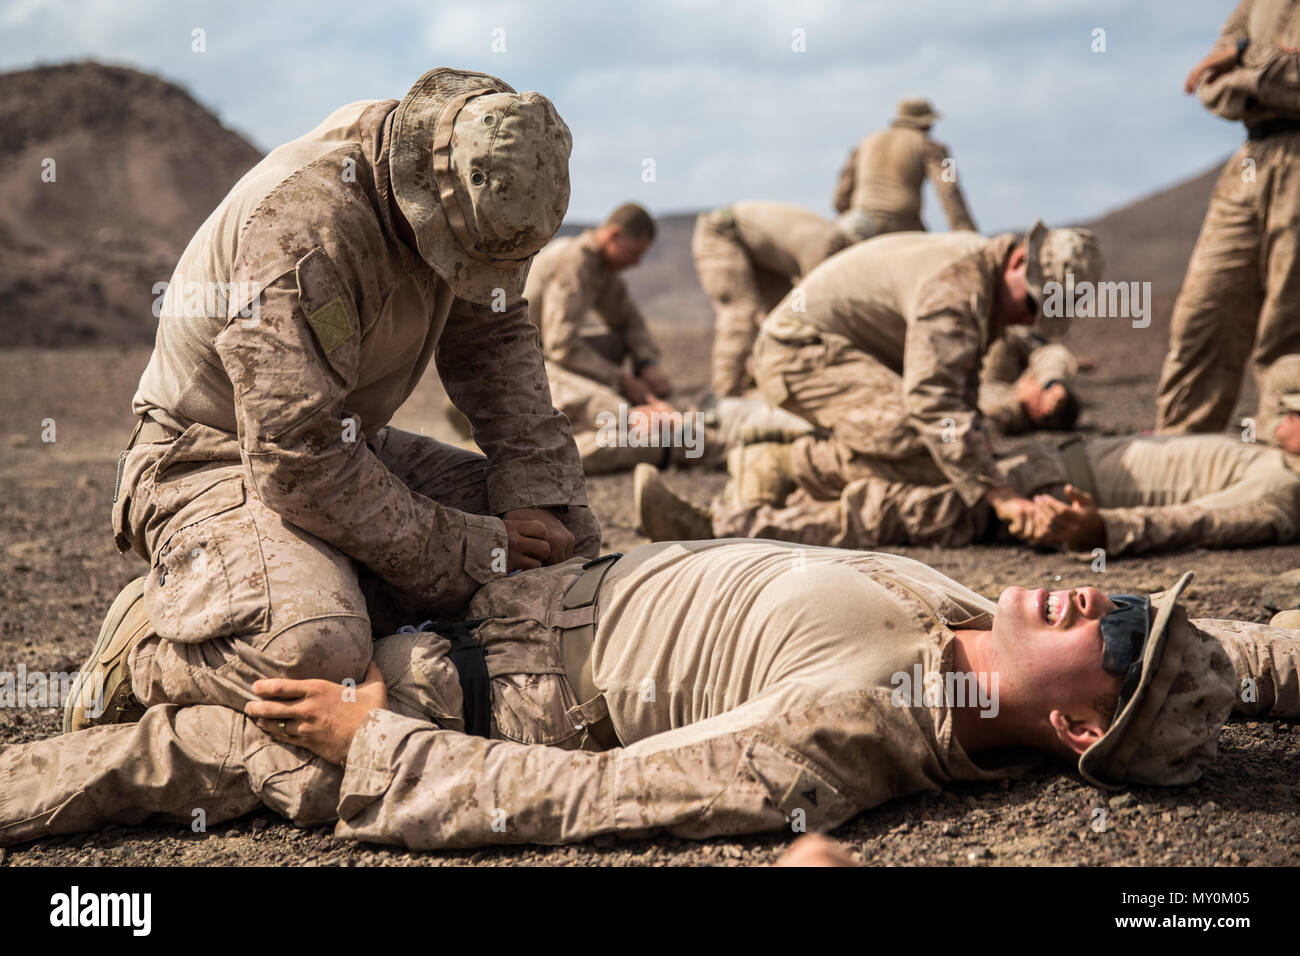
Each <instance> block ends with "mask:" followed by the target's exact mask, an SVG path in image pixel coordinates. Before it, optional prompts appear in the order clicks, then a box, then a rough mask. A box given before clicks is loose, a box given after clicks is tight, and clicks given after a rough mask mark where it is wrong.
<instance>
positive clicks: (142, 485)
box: [113, 71, 599, 815]
mask: <svg viewBox="0 0 1300 956" xmlns="http://www.w3.org/2000/svg"><path fill="white" fill-rule="evenodd" d="M446 72H447V71H434V72H433V73H431V74H426V77H425V78H423V79H422V81H421V84H424V83H426V82H436V81H438V80H437V77H436V76H435V74H437V75H439V76H440V75H442V74H443V73H446ZM457 76H461V77H464V78H465V82H466V83H468V84H469V85H470V86H471V88H473V87H475V86H477V87H489V88H490V89H492V90H497V89H502V90H504V91H508V89H509V88H508V87H504V84H500V81H496V80H492V79H491V78H488V77H481V75H478V74H457ZM419 88H421V86H420V84H417V89H419ZM525 96H526V97H536V94H526V95H525ZM518 100H519V98H518V97H515V98H514V100H513V101H511V102H514V103H515V104H516V105H515V106H514V107H506V106H504V105H501V106H500V108H501V109H503V110H506V109H515V110H518ZM470 102H471V103H473V102H474V101H473V100H471V101H470ZM478 102H479V104H480V105H479V106H477V107H466V110H467V111H469V110H471V109H477V110H478V111H480V112H481V111H482V110H483V109H492V108H498V107H497V106H495V105H493V104H498V103H500V100H492V99H490V98H489V97H484V98H483V99H482V100H480V101H478ZM533 102H537V101H536V100H534V101H533ZM542 102H544V101H542ZM396 107H398V103H396V102H395V101H392V100H388V101H375V102H363V103H355V104H351V105H349V106H345V107H343V108H341V109H339V110H337V111H335V112H334V113H333V114H332V115H331V116H330V117H328V118H327V119H326V120H325V121H324V122H323V123H322V124H321V125H320V126H319V127H317V128H316V129H315V130H313V131H311V132H310V133H308V134H306V135H305V136H303V137H301V138H300V139H297V140H294V141H293V142H290V143H288V144H286V145H284V146H282V147H280V148H279V149H276V150H274V151H273V152H272V153H270V154H269V155H268V156H267V157H266V158H265V159H264V160H263V161H262V162H261V163H259V164H258V165H257V166H256V167H254V168H253V169H252V170H251V171H250V172H249V173H248V174H247V175H246V176H244V178H243V179H241V180H240V182H239V183H238V184H237V185H236V186H235V188H234V189H233V190H232V191H231V193H230V194H229V195H228V196H227V197H226V199H224V200H223V201H222V203H221V205H220V206H218V208H217V210H216V211H215V212H214V213H213V215H212V216H211V217H209V219H208V220H207V222H206V223H205V224H204V225H203V226H202V227H201V229H200V230H199V232H198V233H197V234H196V235H195V237H194V239H193V240H191V242H190V244H189V246H188V247H187V249H186V251H185V253H184V255H183V256H182V258H181V260H180V263H179V264H178V266H177V268H176V272H175V274H174V276H173V279H172V283H171V287H170V289H169V292H168V300H167V301H165V302H164V305H163V309H162V317H161V321H160V323H159V328H158V335H157V344H156V346H155V349H154V353H153V356H152V358H151V360H150V363H149V366H148V368H147V369H146V371H145V373H144V375H143V377H142V379H141V381H140V386H139V390H138V391H137V393H136V396H135V399H134V402H133V407H134V410H135V411H136V413H137V414H138V415H141V416H146V417H147V419H148V420H149V421H148V424H145V425H144V428H145V429H148V430H147V431H144V432H140V433H139V435H140V440H136V439H135V438H133V442H134V444H133V447H131V448H130V449H129V450H128V451H127V452H126V453H125V455H124V458H123V461H122V466H121V474H120V479H119V484H118V488H117V489H116V494H115V499H114V505H113V529H114V533H115V535H116V538H117V544H118V548H119V549H120V550H122V551H126V550H134V551H135V552H136V553H137V554H139V555H140V556H141V557H142V558H144V559H145V560H146V561H148V562H149V563H150V571H149V574H148V577H147V579H146V582H145V590H144V601H145V607H146V609H147V611H148V616H149V619H150V621H151V622H152V623H153V625H154V628H155V630H156V634H153V635H151V636H150V637H148V638H146V639H145V640H144V641H143V642H142V643H140V644H139V645H138V646H136V647H135V648H134V649H133V650H132V652H131V656H130V659H129V666H130V671H131V675H132V685H133V688H134V691H135V694H136V696H137V697H138V698H139V699H140V700H141V701H142V702H143V703H144V704H145V705H147V706H152V705H154V704H164V703H170V704H223V705H225V706H226V707H229V708H235V709H236V710H239V709H242V706H243V703H244V702H245V701H246V700H248V699H250V698H251V696H252V694H251V691H250V689H249V687H250V684H251V683H252V682H253V681H254V680H256V679H258V678H260V677H267V676H287V677H303V678H305V677H319V678H325V679H330V680H336V681H342V680H360V679H361V678H362V676H363V675H364V674H365V670H366V666H367V663H368V661H369V659H370V653H371V636H372V629H373V630H376V631H378V632H379V633H384V632H385V631H386V630H387V628H388V626H389V625H388V624H387V623H386V622H387V621H388V620H390V619H392V618H393V617H396V616H402V615H410V614H419V615H422V616H431V615H434V614H449V613H454V612H457V611H459V610H461V609H463V607H464V605H465V603H466V602H467V601H468V600H469V598H470V596H471V595H472V594H473V593H474V592H475V591H476V590H477V589H478V588H479V586H480V585H482V584H483V583H484V582H486V581H488V580H491V579H493V578H494V577H498V576H500V575H501V574H502V573H504V572H505V570H506V561H505V558H506V554H507V549H508V541H507V535H506V530H505V525H504V523H503V522H502V520H501V519H500V518H499V517H498V516H499V515H501V514H503V513H504V512H507V511H511V510H514V509H518V508H528V507H543V506H551V507H556V508H558V509H560V510H561V511H562V515H561V520H563V521H565V522H566V523H567V524H568V525H569V527H570V528H571V529H572V530H573V532H574V535H575V539H576V546H577V549H578V550H579V552H580V553H586V554H590V553H594V552H595V551H596V550H597V549H598V548H599V529H598V526H597V524H596V521H595V519H594V517H593V515H592V514H591V512H590V510H589V509H588V508H587V507H586V497H585V489H584V484H583V478H582V472H581V468H580V464H579V461H578V457H577V454H576V451H575V449H574V446H573V441H572V438H571V435H570V432H569V428H568V423H567V422H566V421H565V420H564V418H563V416H562V415H561V414H560V413H559V412H557V411H556V410H555V409H554V408H553V407H552V406H551V401H550V396H549V392H548V389H547V386H546V380H545V374H544V370H543V366H542V357H541V352H540V350H539V348H538V344H537V333H536V330H535V329H534V328H533V326H532V325H531V323H529V321H528V317H527V314H526V311H525V306H524V304H523V303H522V301H520V300H519V299H518V293H519V292H520V291H522V290H521V289H514V290H513V294H514V296H515V300H514V304H512V305H509V306H508V307H507V308H505V309H504V310H494V309H493V308H491V307H489V306H488V305H478V304H474V303H473V302H470V301H468V300H466V299H463V298H460V297H458V296H457V295H456V294H455V293H454V292H453V291H452V287H451V285H450V284H449V282H450V280H444V279H443V278H442V276H441V275H440V274H439V273H436V272H435V271H434V270H433V269H432V268H430V266H429V265H428V264H426V262H425V260H424V259H423V258H421V256H420V255H419V254H417V253H416V252H415V251H414V250H412V249H411V248H410V247H408V246H407V245H406V244H405V243H404V242H402V241H401V240H400V239H399V238H398V236H397V233H396V230H395V228H394V225H393V223H392V222H391V221H390V219H389V196H390V189H392V188H393V187H392V183H391V181H390V175H389V171H390V165H389V155H390V147H391V146H392V145H393V144H394V142H395V141H396V140H395V138H394V134H393V124H394V121H395V116H396V115H397V114H396V113H395V108H396ZM544 109H545V110H551V107H550V106H549V104H545V107H544ZM398 112H400V110H399V111H398ZM489 115H490V114H489ZM535 115H536V114H535V113H521V112H516V114H515V121H516V122H517V123H525V122H532V121H533V119H532V117H535ZM549 115H550V116H552V117H554V113H553V110H552V111H551V112H550V114H549ZM475 119H476V121H477V117H475ZM494 119H495V117H494ZM412 122H414V120H412ZM505 122H506V121H505V120H502V123H505ZM555 122H558V117H555ZM457 129H459V126H458V127H457ZM535 132H537V131H535ZM458 135H459V134H458ZM502 135H506V134H504V133H503V134H502ZM509 135H517V130H516V131H511V133H510V134H509ZM542 135H546V134H545V132H544V131H542ZM564 136H565V137H566V138H567V131H565V132H564ZM416 154H417V155H419V156H421V157H422V161H423V162H424V163H425V164H426V165H427V164H428V163H429V162H430V160H431V159H432V155H433V154H432V152H431V151H430V150H429V148H428V143H424V144H423V145H422V146H421V147H420V148H419V149H418V150H416ZM566 155H567V154H566ZM539 161H540V157H539ZM393 168H394V169H395V168H396V166H394V167H393ZM430 189H432V187H430ZM430 195H433V196H436V195H437V194H436V192H430ZM399 199H400V195H399ZM554 218H555V221H556V222H558V220H559V216H558V214H556V215H555V217H554ZM485 241H486V240H485ZM539 244H540V243H539ZM511 264H512V265H514V263H511ZM457 281H458V282H462V279H459V278H458V279H457ZM501 281H502V283H503V284H505V283H506V282H507V281H508V279H507V278H504V277H503V278H502V279H501ZM190 283H200V284H201V285H200V286H199V287H205V286H206V284H209V283H222V284H226V283H231V284H232V285H231V288H233V289H236V290H241V291H243V293H244V295H246V296H256V297H257V305H258V308H257V310H256V312H252V311H251V310H249V311H250V314H248V315H246V316H240V315H239V312H240V310H241V309H243V307H244V306H245V305H247V304H248V302H249V299H248V298H232V299H231V301H230V302H229V303H228V311H226V312H221V311H217V312H211V313H208V312H203V311H202V310H200V311H199V312H197V313H196V312H193V311H190V310H189V309H187V308H186V307H185V306H184V304H183V300H182V299H180V298H179V296H180V295H181V294H182V293H183V292H184V291H185V290H187V289H189V288H191V286H190V285H189V284H190ZM519 284H520V285H522V282H521V281H520V282H519ZM248 290H252V291H248ZM173 291H176V293H177V296H178V298H176V299H172V298H171V297H172V293H173ZM482 294H483V295H484V297H485V299H486V297H487V292H486V291H484V292H483V293H482ZM431 360H434V361H436V364H437V367H438V372H439V375H440V376H441V378H442V380H443V382H444V384H445V385H446V387H447V391H448V393H449V394H450V395H451V397H452V399H453V400H454V401H455V402H456V404H457V405H458V406H459V407H461V408H462V409H464V411H465V412H466V413H467V414H468V415H469V417H470V418H471V420H472V421H473V422H474V423H475V427H476V429H477V437H478V440H479V444H480V446H481V447H482V448H483V449H484V450H485V451H486V453H487V457H486V458H484V457H483V456H480V455H475V454H471V453H468V452H464V451H461V450H459V449H456V448H454V447H451V446H447V445H443V444H441V443H439V442H436V441H434V440H432V439H428V438H424V437H421V436H417V435H412V434H409V433H405V432H401V431H398V430H396V429H392V428H388V427H386V425H387V422H388V420H389V418H390V417H391V416H392V415H393V413H394V412H395V411H396V410H397V408H398V407H399V406H400V405H401V404H402V402H403V401H404V400H405V399H406V398H407V396H408V395H409V394H410V393H411V391H412V390H413V389H414V388H415V386H416V384H417V383H418V382H419V380H420V378H421V376H422V375H423V374H424V372H425V369H426V367H427V365H428V363H429V362H430V361H431ZM219 711H220V708H205V709H204V710H203V713H205V714H213V713H217V712H219ZM171 719H172V718H171V717H169V716H166V715H161V716H155V717H152V718H151V720H153V721H159V720H163V721H168V720H171ZM175 719H176V720H178V721H181V722H183V723H184V725H185V727H186V728H187V732H193V733H195V734H200V735H202V734H206V733H208V731H207V730H204V729H200V728H203V727H206V724H204V723H203V719H204V718H202V716H201V715H196V714H187V715H185V716H183V717H181V716H177V717H176V718H175ZM211 719H212V720H213V721H214V722H215V723H214V726H215V727H217V730H215V731H213V732H215V733H218V734H224V735H225V736H226V737H230V735H231V733H232V731H231V730H230V726H231V722H232V721H233V722H234V724H233V725H234V726H235V727H236V730H237V735H240V736H242V737H243V738H244V739H245V740H249V741H253V742H254V743H256V744H257V745H258V746H265V744H266V738H265V735H263V734H261V732H260V731H258V730H257V729H256V728H254V727H249V726H247V722H246V721H245V720H244V718H243V717H242V715H241V714H240V713H236V712H235V711H230V712H229V713H225V714H222V715H221V716H219V717H212V718H211ZM250 746H252V744H250ZM275 753H276V754H277V755H280V759H282V760H287V761H288V762H287V763H284V764H282V765H280V766H278V767H277V768H276V770H275V774H289V775H293V774H302V773H316V772H322V773H325V772H328V768H321V767H320V762H319V761H317V760H315V759H313V758H312V756H311V754H309V753H307V752H306V751H302V750H296V749H294V748H288V749H287V750H279V751H275ZM284 754H288V755H290V756H289V757H284V756H283V755H284ZM278 809H281V810H282V812H287V813H290V815H294V808H293V807H288V808H285V807H278Z"/></svg>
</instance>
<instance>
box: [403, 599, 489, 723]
mask: <svg viewBox="0 0 1300 956" xmlns="http://www.w3.org/2000/svg"><path fill="white" fill-rule="evenodd" d="M486 620H487V618H479V619H478V620H477V621H432V622H430V623H428V624H425V625H424V626H423V627H421V628H420V630H422V631H432V632H433V633H435V634H437V635H438V636H439V637H443V638H446V640H447V641H448V642H450V644H451V651H450V653H448V655H447V656H448V657H450V658H451V662H452V664H454V665H455V666H456V676H457V678H459V679H460V695H461V698H462V700H463V701H464V703H463V708H464V717H465V733H467V734H473V735H474V736H476V737H486V736H488V735H489V734H490V733H491V732H492V687H491V681H490V679H489V678H488V669H487V651H485V650H484V649H483V645H482V643H480V642H479V639H478V638H477V637H475V636H474V631H475V630H476V629H477V628H478V626H479V625H480V624H482V623H483V622H484V621H486Z"/></svg>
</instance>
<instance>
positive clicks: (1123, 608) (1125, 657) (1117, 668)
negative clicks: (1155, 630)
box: [1101, 594, 1151, 713]
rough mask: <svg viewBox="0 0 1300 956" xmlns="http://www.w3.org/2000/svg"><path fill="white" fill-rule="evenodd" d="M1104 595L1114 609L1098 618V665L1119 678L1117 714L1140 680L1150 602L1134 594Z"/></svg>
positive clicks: (1148, 629) (1149, 621) (1149, 626)
mask: <svg viewBox="0 0 1300 956" xmlns="http://www.w3.org/2000/svg"><path fill="white" fill-rule="evenodd" d="M1106 596H1107V597H1108V598H1109V599H1110V602H1111V603H1112V604H1114V605H1115V608H1114V610H1112V611H1109V612H1107V614H1106V615H1105V616H1104V617H1103V618H1102V619H1101V636H1102V640H1103V641H1104V643H1105V645H1106V650H1105V654H1104V655H1103V656H1102V662H1101V666H1102V667H1103V668H1104V669H1105V671H1106V673H1107V674H1114V675H1116V676H1117V677H1119V676H1122V677H1123V682H1122V683H1121V684H1120V689H1119V701H1118V703H1117V704H1116V707H1115V712H1116V713H1119V711H1120V710H1121V709H1123V707H1124V703H1125V702H1126V701H1127V700H1128V699H1129V698H1130V697H1132V696H1133V692H1134V691H1136V690H1137V686H1138V683H1139V682H1140V681H1141V679H1142V652H1143V651H1144V650H1145V648H1146V642H1147V635H1148V634H1150V633H1151V599H1150V598H1146V597H1142V596H1141V595H1137V594H1108V595H1106Z"/></svg>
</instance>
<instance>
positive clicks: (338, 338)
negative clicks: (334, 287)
mask: <svg viewBox="0 0 1300 956" xmlns="http://www.w3.org/2000/svg"><path fill="white" fill-rule="evenodd" d="M307 321H308V323H310V324H311V330H312V332H314V333H315V334H316V341H317V342H319V343H320V347H321V349H322V350H323V351H324V352H325V354H326V355H329V354H330V353H331V352H333V351H334V350H335V349H336V348H338V347H339V346H340V345H342V344H343V343H344V342H346V341H347V340H348V339H349V338H351V337H352V321H351V319H350V318H349V317H348V310H347V306H345V305H344V304H343V299H342V297H340V296H335V297H334V298H332V299H330V300H329V301H328V302H326V303H325V304H324V305H322V306H321V307H320V308H319V309H317V310H316V311H315V312H309V313H308V314H307Z"/></svg>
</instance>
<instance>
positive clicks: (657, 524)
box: [632, 462, 713, 541]
mask: <svg viewBox="0 0 1300 956" xmlns="http://www.w3.org/2000/svg"><path fill="white" fill-rule="evenodd" d="M632 495H633V500H634V503H635V507H636V513H637V517H638V519H639V520H640V522H641V532H642V533H643V534H644V535H645V536H646V537H647V538H649V539H650V540H651V541H701V540H704V539H706V538H712V537H713V515H712V513H711V512H710V511H709V510H708V509H707V508H701V507H700V506H699V505H696V504H692V503H691V502H689V501H687V500H685V499H684V498H679V497H678V496H677V495H675V494H673V493H672V492H671V491H669V490H668V487H667V486H666V485H665V484H664V482H663V478H662V477H660V475H659V469H658V468H656V467H655V466H654V465H648V464H646V463H645V462H642V463H641V464H639V465H637V466H636V470H635V471H634V472H633V473H632Z"/></svg>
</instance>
